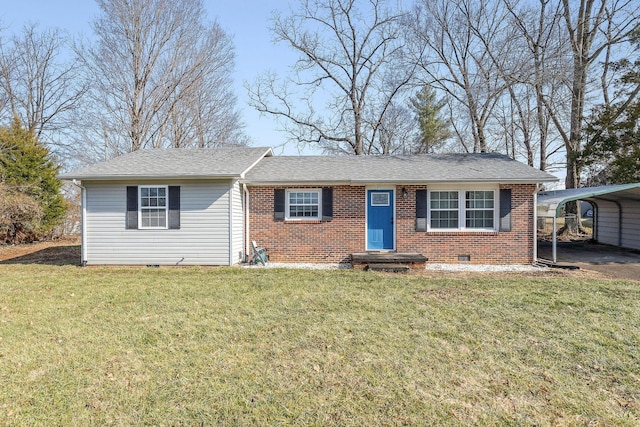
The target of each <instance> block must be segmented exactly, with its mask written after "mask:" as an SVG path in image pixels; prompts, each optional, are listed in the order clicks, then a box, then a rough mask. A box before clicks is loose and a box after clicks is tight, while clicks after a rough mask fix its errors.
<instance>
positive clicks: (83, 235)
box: [73, 179, 87, 267]
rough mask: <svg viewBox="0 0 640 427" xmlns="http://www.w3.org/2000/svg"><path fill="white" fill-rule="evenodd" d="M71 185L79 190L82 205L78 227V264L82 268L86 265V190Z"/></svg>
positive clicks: (76, 184) (80, 186)
mask: <svg viewBox="0 0 640 427" xmlns="http://www.w3.org/2000/svg"><path fill="white" fill-rule="evenodd" d="M73 184H74V185H75V186H77V187H78V188H80V194H81V200H82V201H81V204H82V216H81V218H80V221H81V226H80V236H81V238H80V242H81V243H80V253H81V255H80V264H81V265H82V266H83V267H86V265H87V189H86V188H85V187H83V186H82V184H78V181H76V180H75V179H74V180H73Z"/></svg>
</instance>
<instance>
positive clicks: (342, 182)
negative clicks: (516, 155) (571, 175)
mask: <svg viewBox="0 0 640 427" xmlns="http://www.w3.org/2000/svg"><path fill="white" fill-rule="evenodd" d="M555 181H557V178H547V179H459V180H458V179H456V180H452V179H447V180H444V179H443V180H433V179H432V180H424V179H395V180H390V179H351V180H344V179H343V180H296V179H287V180H264V181H263V180H259V179H253V180H252V179H248V180H244V181H243V182H244V184H246V185H248V186H283V185H287V186H289V185H305V186H308V185H352V186H362V185H368V184H376V185H383V184H388V185H412V184H414V185H428V184H477V183H480V184H491V183H494V184H495V183H499V184H539V183H541V182H555Z"/></svg>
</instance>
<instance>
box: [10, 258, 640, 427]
mask: <svg viewBox="0 0 640 427" xmlns="http://www.w3.org/2000/svg"><path fill="white" fill-rule="evenodd" d="M638 318H640V289H639V288H638V287H637V285H634V284H632V283H630V282H614V281H602V280H592V279H575V278H572V279H567V278H555V277H516V278H507V277H501V278H497V279H495V278H492V277H490V276H479V277H446V276H445V277H422V276H395V275H387V274H372V273H362V272H356V271H297V270H260V269H251V270H243V269H237V268H221V269H203V268H184V269H163V268H161V269H138V268H134V269H131V268H91V269H81V268H76V267H53V266H24V265H4V266H0V381H1V382H2V384H3V387H1V388H0V424H12V425H105V424H107V425H200V424H203V425H217V424H226V425H246V424H258V425H274V424H275V425H278V424H285V425H288V424H296V425H403V424H404V425H424V424H433V425H465V424H481V425H486V424H489V425H494V424H507V425H592V424H595V425H637V424H638V422H640V409H639V406H638V405H640V378H639V376H638V372H640V360H639V354H640V351H639V350H640V348H639V343H640V326H639V323H638V321H637V319H638Z"/></svg>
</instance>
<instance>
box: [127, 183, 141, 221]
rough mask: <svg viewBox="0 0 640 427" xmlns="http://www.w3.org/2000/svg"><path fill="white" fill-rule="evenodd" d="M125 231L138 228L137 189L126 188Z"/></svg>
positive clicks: (133, 187)
mask: <svg viewBox="0 0 640 427" xmlns="http://www.w3.org/2000/svg"><path fill="white" fill-rule="evenodd" d="M125 228H126V229H127V230H136V229H137V228H138V187H135V186H132V187H127V219H126V227H125Z"/></svg>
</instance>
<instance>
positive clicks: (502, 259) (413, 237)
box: [249, 184, 535, 264]
mask: <svg viewBox="0 0 640 427" xmlns="http://www.w3.org/2000/svg"><path fill="white" fill-rule="evenodd" d="M274 188H287V187H266V186H265V187H249V234H250V239H251V240H256V241H257V242H258V244H259V245H260V246H265V247H267V248H268V250H269V251H268V254H269V258H270V260H271V261H276V262H326V263H339V262H349V261H350V254H352V253H357V252H364V251H365V250H366V248H365V241H366V239H365V235H366V223H365V210H366V197H365V192H366V188H365V187H363V186H362V187H360V186H346V185H343V186H336V187H334V188H333V219H332V220H331V221H276V220H274V215H273V211H274ZM291 188H303V187H299V186H295V187H291ZM309 188H318V187H309ZM403 188H405V189H406V190H407V192H408V197H407V198H403V197H402V189H403ZM426 188H427V186H426V185H422V186H416V185H398V186H396V250H397V252H418V253H421V254H423V255H425V256H426V257H428V258H429V262H430V263H432V262H433V263H457V262H458V257H459V256H469V257H470V261H471V263H481V264H530V263H532V262H533V225H534V224H533V209H534V207H533V193H534V191H535V185H534V184H514V185H500V189H503V188H510V189H511V191H512V199H511V205H512V211H511V223H512V227H511V231H509V232H417V231H415V201H416V196H415V191H416V190H418V189H426Z"/></svg>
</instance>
